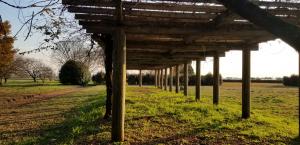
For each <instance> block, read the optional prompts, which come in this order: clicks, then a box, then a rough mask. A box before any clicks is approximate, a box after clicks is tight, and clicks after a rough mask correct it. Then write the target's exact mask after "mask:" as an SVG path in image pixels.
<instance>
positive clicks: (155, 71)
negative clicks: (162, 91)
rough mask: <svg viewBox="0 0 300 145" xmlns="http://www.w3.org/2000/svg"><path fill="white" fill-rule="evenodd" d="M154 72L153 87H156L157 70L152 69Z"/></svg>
mask: <svg viewBox="0 0 300 145" xmlns="http://www.w3.org/2000/svg"><path fill="white" fill-rule="evenodd" d="M154 73H155V76H154V77H155V78H154V79H155V80H154V85H155V87H157V70H154Z"/></svg>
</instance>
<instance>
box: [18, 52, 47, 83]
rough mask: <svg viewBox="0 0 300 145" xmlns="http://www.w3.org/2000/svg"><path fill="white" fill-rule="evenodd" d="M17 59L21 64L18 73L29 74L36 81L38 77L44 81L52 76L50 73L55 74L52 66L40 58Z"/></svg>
mask: <svg viewBox="0 0 300 145" xmlns="http://www.w3.org/2000/svg"><path fill="white" fill-rule="evenodd" d="M17 61H18V63H19V64H20V65H18V66H17V71H18V75H19V76H29V77H31V78H32V79H33V81H34V82H36V81H37V79H38V78H40V79H41V80H42V81H44V80H45V78H46V77H48V76H50V75H49V74H53V71H52V70H51V68H50V67H47V66H46V65H45V64H43V63H41V62H39V61H38V60H35V59H32V58H23V57H19V58H17ZM51 77H52V76H51Z"/></svg>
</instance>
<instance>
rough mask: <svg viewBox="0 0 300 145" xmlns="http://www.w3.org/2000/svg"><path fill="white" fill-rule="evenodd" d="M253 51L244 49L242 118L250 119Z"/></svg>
mask: <svg viewBox="0 0 300 145" xmlns="http://www.w3.org/2000/svg"><path fill="white" fill-rule="evenodd" d="M250 55H251V50H250V49H248V48H245V49H243V76H242V82H243V84H242V118H244V119H247V118H249V117H250V84H251V76H250V75H251V74H250V70H251V61H250V60H251V58H250Z"/></svg>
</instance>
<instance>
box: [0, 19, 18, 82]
mask: <svg viewBox="0 0 300 145" xmlns="http://www.w3.org/2000/svg"><path fill="white" fill-rule="evenodd" d="M10 28H11V25H10V24H9V22H8V21H5V22H3V23H2V20H1V19H0V58H1V59H0V85H1V84H2V79H4V78H7V75H8V70H9V69H10V67H11V63H12V62H13V59H14V55H15V52H16V51H15V50H14V49H13V43H14V39H13V37H11V36H9V35H10V33H11V30H10Z"/></svg>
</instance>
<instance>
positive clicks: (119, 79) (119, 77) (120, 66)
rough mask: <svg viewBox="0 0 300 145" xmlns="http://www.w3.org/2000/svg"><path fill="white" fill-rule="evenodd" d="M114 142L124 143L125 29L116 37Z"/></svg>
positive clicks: (120, 30)
mask: <svg viewBox="0 0 300 145" xmlns="http://www.w3.org/2000/svg"><path fill="white" fill-rule="evenodd" d="M113 51H114V52H113V69H114V71H113V99H112V134H111V138H112V141H124V121H125V92H126V91H125V89H126V88H125V87H126V86H125V84H126V36H125V32H124V30H123V29H121V28H120V29H118V30H117V31H116V33H115V35H114V50H113Z"/></svg>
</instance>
